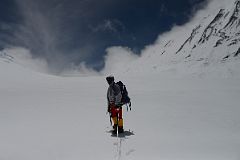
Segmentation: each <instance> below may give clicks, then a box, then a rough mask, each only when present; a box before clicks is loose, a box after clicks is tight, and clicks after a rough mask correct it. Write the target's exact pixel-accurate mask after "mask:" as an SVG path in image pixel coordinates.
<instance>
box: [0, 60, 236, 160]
mask: <svg viewBox="0 0 240 160" xmlns="http://www.w3.org/2000/svg"><path fill="white" fill-rule="evenodd" d="M0 78H1V83H0V102H1V105H0V114H1V115H0V142H1V143H0V159H2V160H33V159H34V160H43V159H44V160H53V159H57V160H77V159H84V160H88V159H89V160H93V159H104V160H108V159H109V160H110V159H124V160H126V159H129V160H130V159H131V160H140V159H153V160H157V159H173V160H175V159H184V160H190V159H191V160H192V159H199V160H208V159H209V160H214V159H217V160H221V159H223V160H237V159H239V158H240V154H239V153H240V152H239V150H240V138H239V135H240V118H239V112H240V108H239V102H240V100H239V95H240V81H239V78H234V77H231V78H214V77H213V78H207V77H204V78H196V77H195V78H194V77H191V76H188V77H178V76H169V75H164V74H162V73H161V72H160V73H159V74H156V73H155V74H152V73H149V74H147V73H146V74H144V75H141V74H134V75H131V76H129V75H128V76H124V75H122V76H121V75H119V76H117V77H116V79H121V80H122V81H123V82H125V84H127V86H128V90H129V92H130V96H131V97H132V102H133V107H132V111H131V112H126V109H125V110H124V121H125V130H127V131H128V130H129V129H130V130H131V131H133V133H134V135H127V136H126V137H125V138H117V137H112V136H111V134H110V133H108V131H109V130H110V129H111V127H110V124H109V119H108V118H109V117H108V116H107V115H106V97H105V95H106V89H107V84H106V82H105V78H104V77H101V76H99V77H73V78H71V77H56V76H50V75H45V74H40V73H36V72H33V71H31V70H29V69H26V68H22V67H21V66H18V65H17V64H15V63H12V62H11V63H8V62H5V61H3V60H2V59H0Z"/></svg>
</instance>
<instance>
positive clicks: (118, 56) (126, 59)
mask: <svg viewBox="0 0 240 160" xmlns="http://www.w3.org/2000/svg"><path fill="white" fill-rule="evenodd" d="M106 52H107V55H106V56H105V67H104V69H103V70H102V71H101V73H102V74H105V75H108V74H113V73H119V72H121V71H123V70H125V69H126V66H127V65H128V64H130V63H132V62H133V61H135V60H136V59H137V58H138V55H136V54H134V53H133V51H132V50H131V49H130V48H128V47H120V46H118V47H110V48H107V49H106Z"/></svg>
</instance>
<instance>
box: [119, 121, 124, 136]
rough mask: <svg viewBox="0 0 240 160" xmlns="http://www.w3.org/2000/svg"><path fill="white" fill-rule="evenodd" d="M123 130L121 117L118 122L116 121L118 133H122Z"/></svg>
mask: <svg viewBox="0 0 240 160" xmlns="http://www.w3.org/2000/svg"><path fill="white" fill-rule="evenodd" d="M123 132H124V130H123V119H122V118H121V119H119V122H118V133H123Z"/></svg>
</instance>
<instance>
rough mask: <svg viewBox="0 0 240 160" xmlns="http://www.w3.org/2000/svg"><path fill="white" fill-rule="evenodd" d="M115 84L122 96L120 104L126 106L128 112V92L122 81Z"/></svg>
mask: <svg viewBox="0 0 240 160" xmlns="http://www.w3.org/2000/svg"><path fill="white" fill-rule="evenodd" d="M116 84H117V85H118V86H119V88H120V90H121V94H122V99H121V102H122V104H123V105H127V110H128V107H129V108H130V110H131V99H130V97H129V96H128V91H127V88H126V86H125V85H124V84H123V83H122V81H119V82H117V83H116Z"/></svg>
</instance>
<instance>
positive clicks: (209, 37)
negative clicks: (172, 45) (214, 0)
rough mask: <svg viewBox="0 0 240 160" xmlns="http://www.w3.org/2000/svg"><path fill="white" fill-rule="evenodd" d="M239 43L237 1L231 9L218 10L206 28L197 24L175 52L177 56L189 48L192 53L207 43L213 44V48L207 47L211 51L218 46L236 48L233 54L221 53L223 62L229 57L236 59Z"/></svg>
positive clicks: (239, 19)
mask: <svg viewBox="0 0 240 160" xmlns="http://www.w3.org/2000/svg"><path fill="white" fill-rule="evenodd" d="M201 29H202V30H203V31H202V32H201V31H200V30H201ZM197 34H198V35H197ZM199 36H200V37H199ZM194 40H195V41H194ZM210 41H212V42H210ZM239 42H240V1H239V0H237V1H236V2H235V3H234V7H233V9H232V8H230V9H228V8H227V9H220V10H219V12H218V13H217V14H216V16H215V17H214V18H213V19H212V21H211V22H210V23H209V24H208V25H207V26H203V25H202V24H199V25H198V26H197V27H196V28H194V29H193V30H192V33H191V35H190V37H189V38H188V39H187V40H186V41H185V42H184V43H183V44H182V46H181V47H180V48H179V49H178V50H177V52H176V54H179V52H180V53H181V52H186V50H187V49H186V48H188V50H189V48H190V52H194V49H195V48H196V47H198V46H201V45H204V44H207V43H214V45H213V46H212V45H210V46H209V47H213V49H214V48H217V47H220V46H225V47H227V48H230V47H231V46H234V47H233V48H236V49H235V51H234V52H230V53H229V52H226V53H223V57H222V59H223V60H224V59H227V58H229V57H231V56H233V57H236V56H238V55H239V52H240V45H239V44H240V43H239ZM190 56H191V54H189V55H188V56H187V57H186V58H189V57H190Z"/></svg>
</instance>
